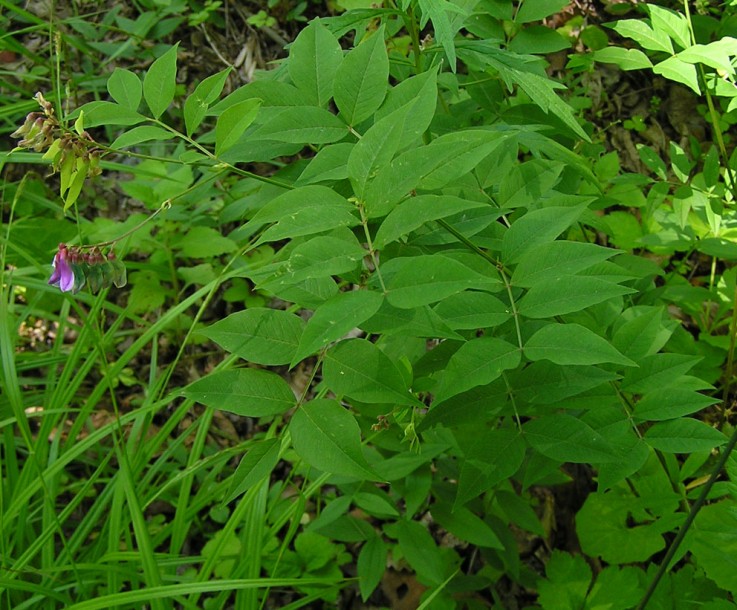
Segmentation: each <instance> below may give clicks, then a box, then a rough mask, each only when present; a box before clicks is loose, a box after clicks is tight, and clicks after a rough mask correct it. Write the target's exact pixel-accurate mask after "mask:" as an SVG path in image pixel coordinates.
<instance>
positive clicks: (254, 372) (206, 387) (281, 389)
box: [184, 369, 296, 417]
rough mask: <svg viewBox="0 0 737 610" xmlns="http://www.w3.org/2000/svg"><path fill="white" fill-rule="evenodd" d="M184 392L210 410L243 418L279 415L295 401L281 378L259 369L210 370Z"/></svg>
mask: <svg viewBox="0 0 737 610" xmlns="http://www.w3.org/2000/svg"><path fill="white" fill-rule="evenodd" d="M184 394H185V396H187V397H189V398H191V399H193V400H196V401H197V402H199V403H201V404H203V405H205V406H208V407H212V408H213V409H220V410H222V411H229V412H230V413H235V414H236V415H242V416H246V417H265V416H268V415H280V414H281V413H284V412H285V411H286V410H288V409H291V408H292V407H293V406H294V405H295V404H296V399H295V397H294V393H293V392H292V390H291V389H290V388H289V385H288V384H287V382H286V381H284V379H282V378H281V377H279V375H277V374H276V373H272V372H270V371H262V370H259V369H234V370H231V371H221V372H219V373H211V374H210V375H207V376H206V377H203V378H202V379H199V380H197V381H195V382H194V383H192V384H190V385H189V386H187V387H186V388H185V390H184Z"/></svg>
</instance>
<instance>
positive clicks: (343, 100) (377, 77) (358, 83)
mask: <svg viewBox="0 0 737 610" xmlns="http://www.w3.org/2000/svg"><path fill="white" fill-rule="evenodd" d="M388 78H389V58H388V56H387V53H386V47H385V46H384V26H381V27H380V28H379V29H378V30H377V31H376V32H374V33H373V34H372V35H371V36H370V37H368V39H366V40H364V41H363V42H362V43H361V44H359V45H358V46H357V47H356V48H355V49H353V50H352V51H350V52H349V53H348V54H347V55H346V56H345V57H344V58H343V62H342V63H341V64H340V67H339V68H338V70H337V72H336V74H335V84H334V86H333V97H334V99H335V104H336V105H337V106H338V109H339V110H340V113H341V115H342V116H343V118H344V119H345V120H346V122H347V123H348V124H349V125H351V126H354V127H355V126H356V125H358V124H359V123H360V122H361V121H364V120H365V119H367V118H368V117H370V116H371V115H372V114H373V113H374V112H375V111H376V110H377V109H378V108H379V106H381V102H383V101H384V97H385V96H386V91H387V88H388V82H387V81H388Z"/></svg>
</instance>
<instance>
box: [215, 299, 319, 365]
mask: <svg viewBox="0 0 737 610" xmlns="http://www.w3.org/2000/svg"><path fill="white" fill-rule="evenodd" d="M304 326H305V323H304V321H303V320H302V318H300V317H299V316H295V315H294V314H291V313H287V312H286V311H281V310H278V309H268V308H265V307H252V308H251V309H247V310H245V311H239V312H237V313H234V314H231V315H229V316H228V317H227V318H225V319H223V320H220V321H219V322H216V323H215V324H213V325H212V326H208V327H207V328H205V329H204V330H202V331H201V332H202V334H203V335H205V336H206V337H207V338H208V339H211V340H213V341H215V343H217V344H218V345H220V346H221V347H222V348H223V349H225V350H226V351H229V352H232V353H233V354H235V355H236V356H239V357H241V358H243V359H245V360H248V361H249V362H253V363H256V364H269V365H277V364H289V362H291V361H292V358H293V357H294V353H295V352H296V351H297V346H298V345H299V339H300V337H301V335H302V330H303V329H304Z"/></svg>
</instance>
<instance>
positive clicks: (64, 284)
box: [49, 244, 74, 292]
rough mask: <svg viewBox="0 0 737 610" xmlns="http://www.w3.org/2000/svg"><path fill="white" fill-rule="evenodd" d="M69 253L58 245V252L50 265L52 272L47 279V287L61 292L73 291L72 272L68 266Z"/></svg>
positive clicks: (65, 248)
mask: <svg viewBox="0 0 737 610" xmlns="http://www.w3.org/2000/svg"><path fill="white" fill-rule="evenodd" d="M68 255H69V251H68V250H67V247H66V246H65V245H64V244H59V251H58V252H57V253H56V254H55V255H54V260H53V261H52V263H51V265H52V266H53V267H54V272H53V273H52V274H51V277H50V278H49V285H51V286H56V287H57V288H59V289H60V290H61V291H62V292H71V291H72V290H73V289H74V272H73V271H72V267H71V266H70V264H69V259H68Z"/></svg>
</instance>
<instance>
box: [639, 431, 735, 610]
mask: <svg viewBox="0 0 737 610" xmlns="http://www.w3.org/2000/svg"><path fill="white" fill-rule="evenodd" d="M735 445H737V427H735V429H734V431H733V432H732V436H731V437H730V439H729V441H728V442H727V444H726V445H725V447H724V449H723V450H722V454H721V455H720V456H719V461H718V462H717V463H716V465H715V466H714V468H713V469H712V471H711V474H710V475H709V480H708V481H707V482H706V484H705V485H704V487H703V488H702V490H701V495H699V497H698V499H697V500H696V502H694V503H693V505H692V506H691V510H690V511H689V513H688V515H687V516H686V520H685V521H684V522H683V525H682V526H681V529H680V530H678V534H677V535H676V537H675V539H674V540H673V542H672V543H671V545H670V547H669V548H668V552H667V553H666V554H665V557H664V558H663V561H662V562H661V563H660V566H659V567H658V571H657V573H656V574H655V577H654V578H653V580H652V581H651V582H650V585H649V586H648V588H647V591H645V595H644V596H643V597H642V600H640V603H639V604H638V605H637V608H636V610H644V609H645V607H646V606H647V603H648V602H649V601H650V598H651V597H652V596H653V593H655V589H656V588H657V587H658V584H659V583H660V581H661V580H662V578H663V576H665V573H666V572H667V571H668V565H669V564H670V562H671V561H672V560H673V557H674V556H675V554H676V551H677V550H678V547H679V546H680V545H681V542H683V539H684V538H685V537H686V534H687V533H688V530H689V529H690V528H691V526H692V525H693V522H694V519H696V515H697V514H698V512H699V510H701V507H702V506H703V505H704V502H706V498H707V497H708V496H709V492H710V491H711V488H712V487H713V486H714V483H716V480H717V477H718V476H719V473H720V472H721V471H722V469H723V468H724V465H725V464H726V463H727V460H728V459H729V456H730V454H731V453H732V451H733V450H734V447H735Z"/></svg>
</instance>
